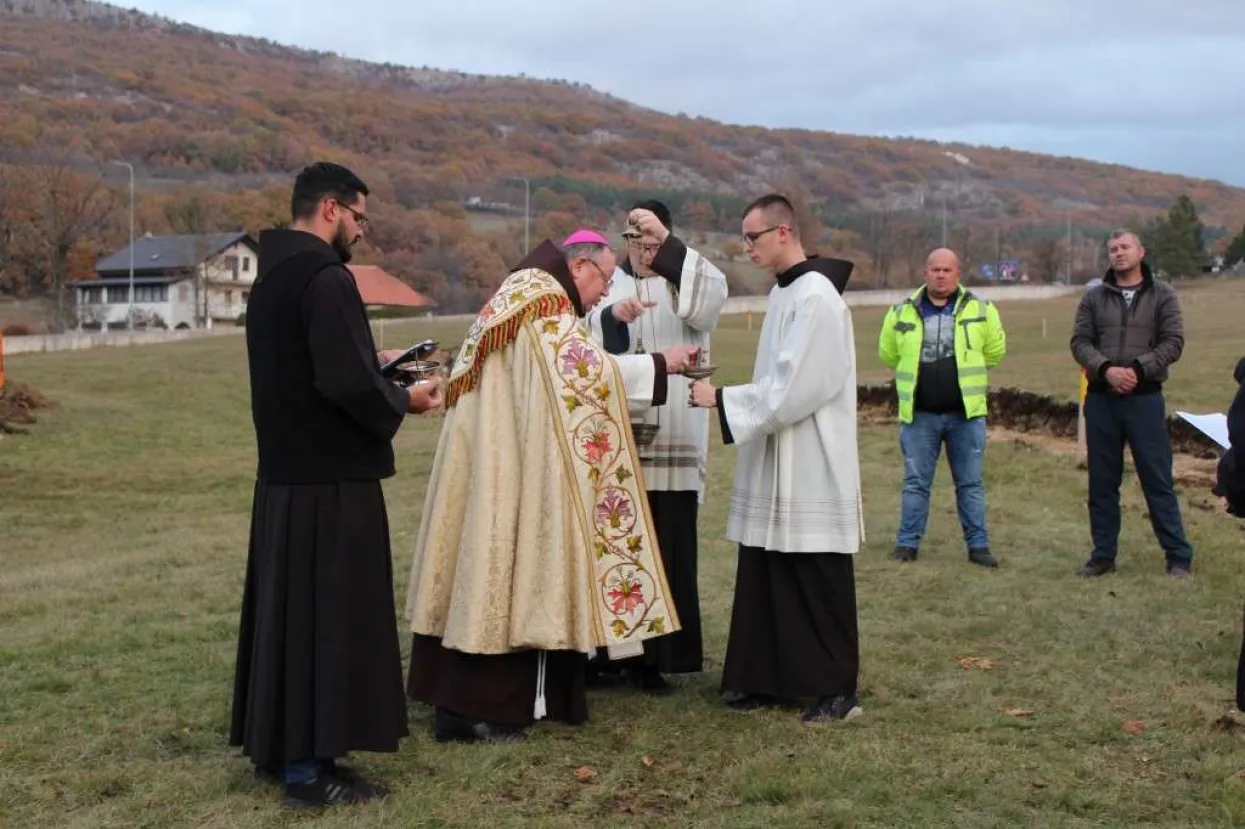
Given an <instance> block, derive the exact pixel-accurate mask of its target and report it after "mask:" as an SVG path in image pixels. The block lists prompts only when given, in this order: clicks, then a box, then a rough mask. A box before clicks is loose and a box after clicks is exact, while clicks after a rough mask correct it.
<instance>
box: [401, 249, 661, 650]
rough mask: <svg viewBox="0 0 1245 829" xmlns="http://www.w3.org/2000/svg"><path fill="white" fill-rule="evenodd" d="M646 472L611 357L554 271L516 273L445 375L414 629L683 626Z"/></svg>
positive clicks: (418, 563) (540, 639)
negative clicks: (672, 597)
mask: <svg viewBox="0 0 1245 829" xmlns="http://www.w3.org/2000/svg"><path fill="white" fill-rule="evenodd" d="M641 475H642V473H641V471H640V464H639V460H638V457H637V453H636V448H635V444H634V442H633V438H632V434H631V420H630V416H629V414H628V409H627V393H626V391H625V389H624V385H623V372H622V370H621V369H620V367H619V364H618V362H616V361H615V360H614V359H613V358H612V357H611V356H610V355H609V354H607V353H606V352H605V351H604V350H603V349H602V348H600V347H599V346H598V345H596V344H595V343H594V342H593V340H592V339H591V337H590V335H589V332H588V329H587V327H586V326H585V325H584V323H583V321H582V320H580V319H579V317H578V316H577V315H576V312H575V309H574V307H573V304H572V302H571V299H570V297H569V296H568V294H567V292H566V290H565V289H564V288H563V287H562V285H560V284H559V283H558V281H557V280H556V279H555V278H554V277H553V276H552V275H551V274H549V273H547V272H546V271H544V270H542V269H539V268H528V269H525V270H520V271H517V272H515V273H513V274H511V275H510V277H509V278H508V279H507V280H506V281H505V282H504V283H503V284H502V286H501V288H500V289H498V291H497V293H496V294H495V295H494V297H493V299H492V300H491V301H490V302H489V304H488V305H486V306H485V308H484V310H482V311H481V312H480V315H479V317H478V318H477V319H476V322H475V324H474V325H473V326H472V329H471V331H470V332H469V333H468V335H467V338H466V340H465V341H464V343H463V345H462V347H461V348H460V350H459V354H458V358H457V360H456V361H455V363H454V366H453V368H452V370H451V372H450V379H449V384H448V386H447V392H446V414H445V423H444V426H443V428H442V431H441V437H440V441H439V442H438V445H437V450H436V458H435V460H434V461H433V468H432V474H431V478H430V480H429V482H428V494H427V497H426V500H425V504H424V511H423V516H422V518H421V522H420V528H419V535H418V537H417V539H416V542H415V555H414V562H413V564H412V566H411V575H410V586H409V589H408V593H407V614H408V617H409V619H410V624H411V631H412V632H413V633H416V634H422V635H426V636H435V637H440V638H441V640H442V643H441V644H442V646H443V647H446V648H452V649H454V650H457V651H462V652H466V653H474V654H503V653H509V652H512V651H516V650H524V649H540V650H571V651H579V652H582V653H591V652H592V651H594V650H595V649H596V648H599V647H612V648H615V650H616V651H617V652H619V653H625V652H628V651H629V652H637V651H638V646H639V643H640V642H642V641H644V640H645V639H650V638H653V637H656V636H660V635H662V634H667V633H671V632H673V631H675V630H678V628H679V623H678V618H677V615H676V612H675V608H674V607H673V605H672V604H671V603H670V601H669V598H668V597H669V590H668V587H667V583H666V576H665V573H664V571H663V569H662V565H661V557H660V555H659V554H658V548H657V535H656V531H655V529H654V527H653V523H652V518H651V516H650V514H649V507H648V500H647V496H646V494H645V488H644V482H643V479H642V477H641Z"/></svg>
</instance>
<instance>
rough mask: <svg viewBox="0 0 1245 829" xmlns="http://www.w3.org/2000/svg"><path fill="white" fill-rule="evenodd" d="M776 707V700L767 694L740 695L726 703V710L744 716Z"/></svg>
mask: <svg viewBox="0 0 1245 829" xmlns="http://www.w3.org/2000/svg"><path fill="white" fill-rule="evenodd" d="M777 705H778V700H777V699H775V698H774V697H772V696H770V695H769V694H740V695H739V696H736V697H732V698H731V699H728V700H727V701H726V707H727V708H729V709H731V710H732V711H740V712H742V713H745V714H746V713H749V712H752V711H760V710H762V709H765V708H774V707H776V706H777Z"/></svg>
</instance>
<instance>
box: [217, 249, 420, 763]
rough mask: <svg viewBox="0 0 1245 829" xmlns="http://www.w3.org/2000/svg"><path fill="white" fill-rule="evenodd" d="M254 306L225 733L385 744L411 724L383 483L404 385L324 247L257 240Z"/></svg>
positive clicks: (280, 742) (316, 754) (267, 748)
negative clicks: (246, 496)
mask: <svg viewBox="0 0 1245 829" xmlns="http://www.w3.org/2000/svg"><path fill="white" fill-rule="evenodd" d="M259 270H260V277H259V279H258V280H257V281H256V283H255V285H254V287H253V289H252V292H251V296H250V299H249V301H248V307H247V352H248V360H249V364H250V372H251V395H252V414H253V418H254V421H255V430H256V439H257V443H258V448H259V466H258V474H257V480H256V484H255V494H254V503H253V507H252V514H251V536H250V549H249V552H248V558H247V569H246V587H245V592H244V595H243V600H242V612H241V624H240V630H239V633H238V651H237V668H236V676H235V681H234V695H233V710H232V722H231V729H230V744H231V745H235V746H242V747H243V752H244V754H246V755H247V756H249V757H250V758H251V759H252V760H253V761H254V762H255V763H256V765H258V766H262V767H265V768H270V769H279V768H280V767H281V765H282V764H284V763H287V762H295V761H300V760H310V759H329V758H335V757H341V756H343V755H345V754H346V753H347V752H349V751H352V750H361V751H394V750H396V749H397V747H398V741H399V740H400V739H401V738H402V737H404V736H406V735H407V734H408V729H407V718H406V703H405V699H404V697H403V688H402V667H401V656H400V652H399V649H398V633H397V625H396V613H395V608H394V598H393V596H394V590H393V566H392V560H391V558H390V548H389V524H388V518H387V516H386V512H385V502H384V495H383V493H382V491H381V483H380V482H381V480H382V479H383V478H386V477H389V476H391V475H392V474H393V473H394V460H393V448H392V444H391V440H392V438H393V435H394V434H395V433H396V431H397V429H398V427H399V426H400V425H401V422H402V419H403V416H404V415H405V412H406V407H407V399H408V398H407V394H406V392H405V391H403V390H402V389H400V388H398V387H397V386H395V385H393V384H391V383H389V382H387V381H386V380H384V379H383V378H382V377H381V376H380V372H379V365H378V362H377V359H376V354H375V344H374V342H373V340H372V334H371V330H370V328H369V326H368V323H367V316H366V312H365V310H364V306H363V302H362V299H361V298H360V296H359V292H358V288H357V287H356V285H355V282H354V278H353V277H352V276H351V274H350V272H349V271H348V270H347V269H346V268H345V267H344V266H343V264H342V262H341V260H340V258H339V257H338V256H337V254H336V253H335V252H334V251H333V249H332V248H331V247H330V246H329V245H327V244H326V243H324V242H323V241H321V240H320V239H318V238H317V237H315V236H313V235H311V234H309V233H304V232H301V231H297V230H275V231H267V232H266V233H264V234H263V235H262V236H261V239H260V269H259Z"/></svg>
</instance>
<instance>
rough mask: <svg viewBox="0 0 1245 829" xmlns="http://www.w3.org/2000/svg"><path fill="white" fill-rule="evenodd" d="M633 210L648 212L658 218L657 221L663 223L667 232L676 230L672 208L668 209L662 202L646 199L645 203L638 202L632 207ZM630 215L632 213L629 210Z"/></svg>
mask: <svg viewBox="0 0 1245 829" xmlns="http://www.w3.org/2000/svg"><path fill="white" fill-rule="evenodd" d="M631 210H647V211H649V212H650V213H652V214H653V215H654V216H656V217H657V221H659V222H661V223H662V226H664V227H665V228H666V230H674V225H673V224H672V223H671V219H670V208H669V207H666V205H665V204H663V203H662V202H659V201H657V200H656V199H646V200H645V201H640V202H636V203H635V204H633V205H631ZM627 212H628V213H630V212H631V211H630V210H628V211H627Z"/></svg>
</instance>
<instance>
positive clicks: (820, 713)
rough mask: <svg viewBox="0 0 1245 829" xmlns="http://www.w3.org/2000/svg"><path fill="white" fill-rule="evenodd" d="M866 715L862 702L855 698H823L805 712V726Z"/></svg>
mask: <svg viewBox="0 0 1245 829" xmlns="http://www.w3.org/2000/svg"><path fill="white" fill-rule="evenodd" d="M863 713H865V710H864V709H863V708H861V707H860V701H859V700H858V699H856V697H855V695H853V696H850V697H848V696H837V697H822V698H821V699H819V700H817V702H815V703H813V704H812V705H810V706H809V707H808V710H806V711H805V712H804V717H803V718H802V719H803V722H804V724H805V725H817V724H819V723H827V722H842V721H845V720H852V719H855V718H856V717H859V716H860V715H861V714H863Z"/></svg>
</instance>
